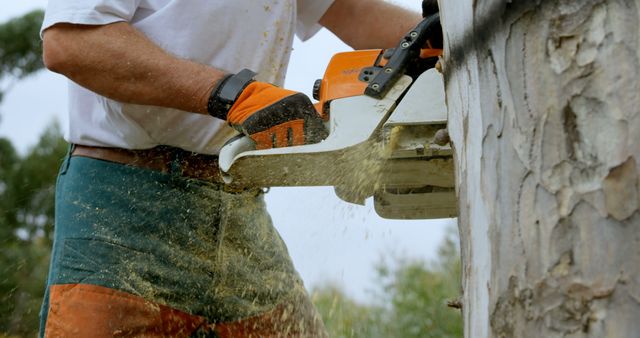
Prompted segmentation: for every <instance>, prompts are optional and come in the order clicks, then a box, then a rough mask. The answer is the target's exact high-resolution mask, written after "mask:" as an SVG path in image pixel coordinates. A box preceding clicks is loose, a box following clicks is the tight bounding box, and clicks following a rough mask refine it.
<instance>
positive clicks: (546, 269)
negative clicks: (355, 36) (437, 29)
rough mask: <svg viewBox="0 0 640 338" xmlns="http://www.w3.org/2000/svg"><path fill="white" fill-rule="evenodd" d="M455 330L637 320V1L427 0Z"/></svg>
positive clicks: (620, 325) (605, 326) (480, 333)
mask: <svg viewBox="0 0 640 338" xmlns="http://www.w3.org/2000/svg"><path fill="white" fill-rule="evenodd" d="M440 6H441V16H442V22H443V28H444V32H445V58H444V59H445V60H444V65H443V69H444V73H445V88H446V95H447V105H448V110H449V133H450V136H451V140H452V142H453V145H454V148H455V157H456V170H457V172H456V183H457V192H458V198H459V214H460V217H459V229H460V237H461V248H462V259H463V281H462V286H463V289H464V290H463V291H464V295H463V311H464V317H463V318H464V320H465V335H466V336H467V337H474V338H476V337H480V338H484V337H528V336H540V337H605V336H606V337H632V336H636V335H637V333H638V332H640V321H638V320H637V319H638V318H640V250H639V249H638V248H640V212H639V210H640V54H639V52H638V51H639V49H640V48H638V47H639V46H640V20H639V18H640V0H620V1H601V0H585V1H571V0H559V1H553V2H551V1H506V2H505V1H500V0H488V1H483V2H479V1H475V0H459V1H444V0H443V1H440Z"/></svg>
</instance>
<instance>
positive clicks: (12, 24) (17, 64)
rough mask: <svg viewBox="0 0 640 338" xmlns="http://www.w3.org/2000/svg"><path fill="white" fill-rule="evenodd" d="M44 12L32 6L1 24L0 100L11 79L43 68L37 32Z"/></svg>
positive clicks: (22, 76) (40, 44) (13, 79)
mask: <svg viewBox="0 0 640 338" xmlns="http://www.w3.org/2000/svg"><path fill="white" fill-rule="evenodd" d="M43 18H44V12H43V11H42V10H35V11H33V12H30V13H27V14H25V15H23V16H21V17H19V18H15V19H12V20H10V21H8V22H6V23H3V24H0V84H2V87H0V101H2V94H3V93H4V92H6V91H7V89H8V88H9V86H10V84H11V83H12V82H13V81H16V80H19V79H22V78H24V77H26V76H27V75H29V74H33V73H35V72H36V71H38V70H40V69H42V68H43V66H44V65H43V64H42V43H41V41H40V37H39V32H40V26H41V25H42V20H43Z"/></svg>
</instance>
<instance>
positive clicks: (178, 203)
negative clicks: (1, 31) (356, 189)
mask: <svg viewBox="0 0 640 338" xmlns="http://www.w3.org/2000/svg"><path fill="white" fill-rule="evenodd" d="M419 20H420V16H419V15H418V14H417V13H412V12H409V11H406V10H404V9H401V8H399V7H397V6H394V5H391V4H388V3H385V2H383V1H380V0H335V1H334V0H264V1H260V2H256V1H248V0H234V1H222V0H220V1H213V0H210V1H197V2H194V1H178V0H137V1H131V0H129V1H125V0H50V1H49V5H48V9H47V12H46V16H45V21H44V24H43V42H44V61H45V64H46V66H47V67H48V68H49V69H50V70H52V71H54V72H58V73H61V74H63V75H65V76H67V77H68V78H69V79H70V80H71V81H70V83H69V97H70V101H69V102H70V112H69V127H68V130H69V131H68V134H67V135H66V139H67V140H68V141H69V142H70V143H71V144H72V145H73V146H72V147H71V151H70V154H69V156H68V157H67V159H66V160H65V162H64V164H63V165H62V167H61V170H60V175H59V177H58V184H57V188H56V189H57V190H56V199H57V200H56V229H55V238H54V247H53V253H52V259H51V268H50V274H49V279H48V287H47V293H46V297H45V301H44V304H43V307H42V311H41V318H42V321H41V335H45V336H48V337H108V336H184V337H187V336H193V335H204V336H206V335H210V336H220V337H227V336H229V337H232V336H233V337H237V336H255V337H258V336H324V335H325V332H324V328H323V325H322V321H321V320H320V318H319V317H318V315H317V313H316V311H315V309H314V308H313V306H312V305H311V303H310V301H309V298H308V296H307V294H306V292H305V290H304V287H303V285H302V281H301V280H300V278H299V277H298V275H297V273H296V271H295V269H294V268H293V265H292V263H291V260H290V258H289V256H288V253H287V249H286V247H285V245H284V243H283V242H282V240H281V239H280V237H279V235H278V234H277V232H276V230H275V229H274V228H273V226H272V224H271V220H270V218H269V216H268V215H267V213H266V210H265V206H264V202H263V196H262V191H260V190H258V189H252V190H247V191H231V190H229V189H227V188H226V187H225V186H224V184H223V183H222V181H221V180H220V179H219V177H218V176H217V168H216V166H215V164H216V154H217V153H218V151H219V150H220V147H221V146H222V145H223V144H224V142H225V141H226V140H228V139H229V138H230V137H232V136H234V135H235V134H237V133H238V132H241V133H244V134H246V135H248V136H250V137H252V138H253V139H254V141H255V142H256V145H257V146H258V147H261V148H267V147H273V146H288V145H296V144H302V143H310V142H317V141H319V140H320V139H322V137H323V136H324V135H323V132H322V128H319V126H320V125H321V120H320V118H319V117H318V116H317V115H316V114H315V111H314V109H313V107H312V106H311V103H310V101H309V99H308V98H307V97H306V96H304V95H303V94H300V93H295V92H292V91H288V90H285V89H281V88H279V87H277V86H276V85H281V84H282V83H283V81H284V72H285V69H286V65H287V62H288V59H289V55H290V52H291V45H292V39H293V34H294V33H297V34H298V36H300V37H301V38H302V39H307V38H309V37H311V36H312V35H313V34H314V33H315V32H316V31H317V30H318V28H320V26H324V27H326V28H328V29H329V30H331V31H332V32H334V33H335V34H336V35H337V36H338V37H340V38H341V39H342V40H343V41H345V42H346V43H347V44H349V45H350V46H351V47H353V48H356V49H365V48H386V47H393V46H394V45H395V44H396V43H397V42H398V41H399V39H400V38H401V36H402V35H403V34H405V33H406V32H407V31H408V30H409V29H411V28H412V27H413V26H414V25H415V24H416V23H417V22H418V21H419ZM249 69H250V70H253V71H255V72H256V73H257V74H254V73H253V72H251V71H249ZM272 83H273V84H275V85H272ZM301 226H304V224H301Z"/></svg>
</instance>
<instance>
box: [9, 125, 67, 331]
mask: <svg viewBox="0 0 640 338" xmlns="http://www.w3.org/2000/svg"><path fill="white" fill-rule="evenodd" d="M66 149H67V145H66V142H65V141H64V140H63V139H62V135H61V133H60V128H59V127H58V126H57V125H56V124H54V125H52V126H50V127H49V128H48V129H47V130H46V131H45V133H44V134H43V135H42V136H41V137H40V141H39V142H38V144H37V145H36V146H35V147H33V148H32V149H31V151H29V152H28V154H26V155H25V156H19V155H18V154H17V153H16V151H15V150H14V148H13V146H12V145H11V143H10V142H9V141H8V140H6V139H0V247H1V248H2V250H0V276H2V277H0V304H2V305H1V306H0V335H2V334H6V335H10V336H24V337H26V336H34V335H35V334H36V332H37V329H38V310H39V307H40V304H41V302H42V296H43V295H44V282H45V280H46V275H47V269H48V265H49V251H50V250H51V235H50V234H51V231H52V229H53V212H54V185H55V179H56V175H57V171H58V168H59V166H60V163H61V160H62V158H63V157H64V154H65V152H66Z"/></svg>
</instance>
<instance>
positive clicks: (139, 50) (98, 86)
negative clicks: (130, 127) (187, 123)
mask: <svg viewBox="0 0 640 338" xmlns="http://www.w3.org/2000/svg"><path fill="white" fill-rule="evenodd" d="M43 39H44V41H43V43H44V45H43V49H44V63H45V65H46V66H47V68H49V69H50V70H51V71H54V72H56V73H60V74H63V75H65V76H67V77H68V78H70V79H71V80H73V81H74V82H76V83H78V84H79V85H81V86H83V87H85V88H88V89H90V90H92V91H94V92H96V93H100V94H101V95H104V96H106V97H109V98H111V99H114V100H116V101H120V102H127V103H134V104H143V105H153V106H162V107H171V108H176V109H180V110H184V111H190V112H196V113H201V114H207V102H208V99H209V94H210V93H211V91H212V89H213V87H214V86H215V85H216V83H217V82H218V80H220V79H221V78H222V77H223V76H224V73H223V72H222V71H220V70H217V69H215V68H212V67H209V66H205V65H201V64H198V63H196V62H191V61H188V60H184V59H179V58H177V57H174V56H172V55H170V54H169V53H167V52H165V51H164V50H162V49H161V48H160V47H158V46H157V45H155V44H154V43H153V42H152V41H150V40H149V39H148V38H147V37H145V36H144V35H143V34H142V33H140V32H139V31H138V30H136V29H135V28H133V27H132V26H131V25H129V24H128V23H125V22H119V23H114V24H109V25H104V26H86V25H71V24H57V25H55V26H53V27H51V28H48V29H47V30H45V32H44V37H43Z"/></svg>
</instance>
